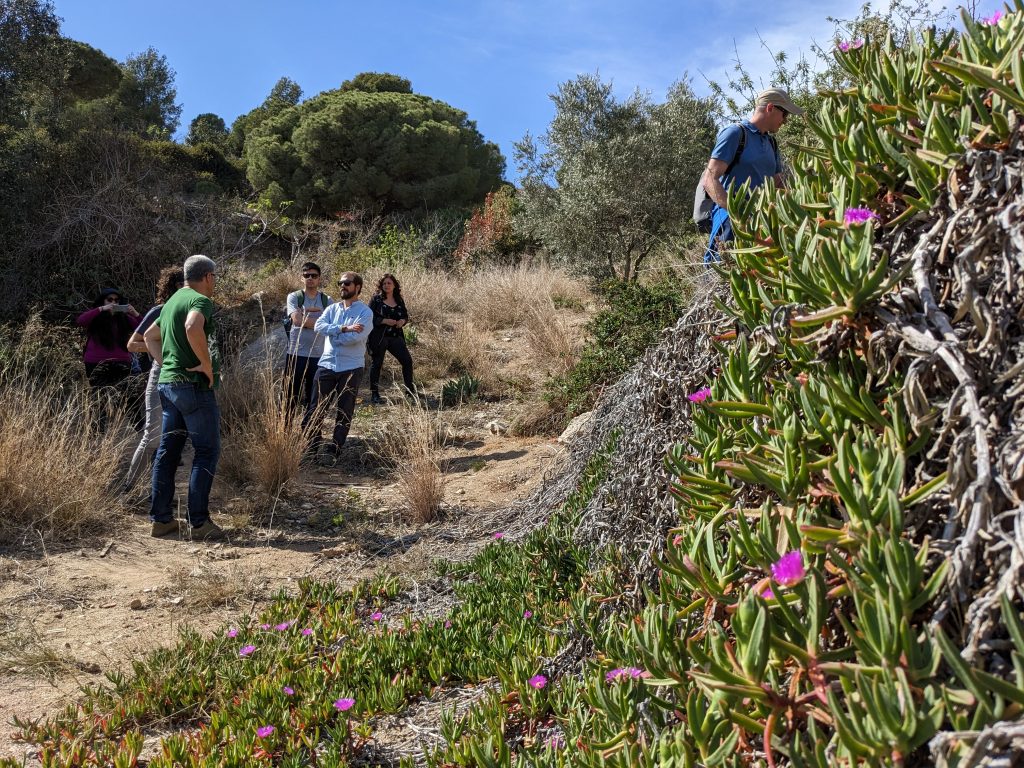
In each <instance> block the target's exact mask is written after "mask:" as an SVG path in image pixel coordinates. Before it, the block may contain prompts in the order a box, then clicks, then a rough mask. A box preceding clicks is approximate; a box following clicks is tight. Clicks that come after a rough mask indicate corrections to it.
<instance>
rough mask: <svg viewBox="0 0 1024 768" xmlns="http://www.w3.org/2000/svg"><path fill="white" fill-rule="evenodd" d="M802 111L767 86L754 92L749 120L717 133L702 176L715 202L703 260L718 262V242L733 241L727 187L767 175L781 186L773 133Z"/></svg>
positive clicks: (753, 184)
mask: <svg viewBox="0 0 1024 768" xmlns="http://www.w3.org/2000/svg"><path fill="white" fill-rule="evenodd" d="M803 113H804V111H803V110H802V109H800V107H798V106H797V105H796V104H794V103H793V101H792V99H790V98H789V94H788V93H786V92H785V91H784V90H782V89H781V88H769V89H767V90H765V91H761V92H760V93H759V94H758V95H757V99H756V100H755V101H754V112H753V114H751V116H750V119H749V120H744V121H743V122H741V123H734V124H733V125H729V126H726V127H725V128H723V129H722V130H721V132H719V134H718V138H717V140H716V141H715V148H714V149H713V150H712V151H711V159H710V160H708V165H707V168H705V169H704V176H703V178H702V179H701V183H702V184H703V185H704V189H705V190H706V191H707V193H708V197H710V198H711V199H712V200H713V201H714V203H715V206H714V208H713V209H712V214H711V216H712V218H711V238H710V240H709V241H708V250H707V252H706V253H705V256H704V261H706V262H707V261H719V260H720V257H719V255H718V241H719V240H721V241H722V242H729V241H731V240H732V222H730V221H729V211H728V210H727V206H728V204H729V192H728V190H729V188H730V187H732V186H733V185H735V186H737V187H738V186H742V185H743V184H744V183H745V182H747V181H749V182H750V188H751V189H756V188H757V187H759V186H761V185H762V184H764V182H765V181H766V180H767V179H769V178H770V179H774V180H775V183H776V184H777V185H778V186H782V181H783V179H782V161H781V159H780V158H779V149H778V146H777V145H776V143H775V137H774V136H773V135H772V134H774V133H776V132H777V131H778V130H779V129H780V128H781V127H782V126H783V124H785V122H786V118H788V117H789V116H790V115H802V114H803Z"/></svg>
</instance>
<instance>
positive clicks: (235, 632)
mask: <svg viewBox="0 0 1024 768" xmlns="http://www.w3.org/2000/svg"><path fill="white" fill-rule="evenodd" d="M228 637H238V630H237V629H235V628H234V627H232V628H231V629H229V630H228Z"/></svg>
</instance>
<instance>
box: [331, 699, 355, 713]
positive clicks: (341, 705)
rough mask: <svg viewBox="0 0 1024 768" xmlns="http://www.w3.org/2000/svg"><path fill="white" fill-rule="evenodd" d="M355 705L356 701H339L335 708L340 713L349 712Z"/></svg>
mask: <svg viewBox="0 0 1024 768" xmlns="http://www.w3.org/2000/svg"><path fill="white" fill-rule="evenodd" d="M355 703H356V700H355V699H338V700H337V701H336V702H334V708H335V709H336V710H338V711H339V712H347V711H348V710H350V709H352V707H353V706H355Z"/></svg>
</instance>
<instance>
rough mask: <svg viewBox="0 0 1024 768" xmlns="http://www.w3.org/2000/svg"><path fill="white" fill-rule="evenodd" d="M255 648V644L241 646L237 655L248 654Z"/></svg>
mask: <svg viewBox="0 0 1024 768" xmlns="http://www.w3.org/2000/svg"><path fill="white" fill-rule="evenodd" d="M255 650H256V646H255V645H247V646H245V647H243V648H242V650H240V651H239V652H238V655H239V656H248V655H249V654H250V653H252V652H253V651H255Z"/></svg>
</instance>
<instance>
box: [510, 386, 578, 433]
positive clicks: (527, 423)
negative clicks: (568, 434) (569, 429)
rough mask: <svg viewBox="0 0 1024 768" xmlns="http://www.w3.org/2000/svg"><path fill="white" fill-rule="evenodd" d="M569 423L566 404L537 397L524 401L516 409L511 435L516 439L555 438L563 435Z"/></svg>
mask: <svg viewBox="0 0 1024 768" xmlns="http://www.w3.org/2000/svg"><path fill="white" fill-rule="evenodd" d="M567 421H568V419H567V418H566V415H565V403H559V402H557V401H555V400H553V399H551V398H546V397H543V396H536V397H533V398H530V399H527V400H525V401H523V402H522V403H521V405H520V407H519V408H517V409H516V415H515V418H514V419H513V420H512V424H511V425H510V427H509V434H511V435H514V436H516V437H535V436H538V435H543V436H545V437H555V436H556V435H559V434H561V433H562V430H563V429H565V425H566V423H567Z"/></svg>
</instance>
